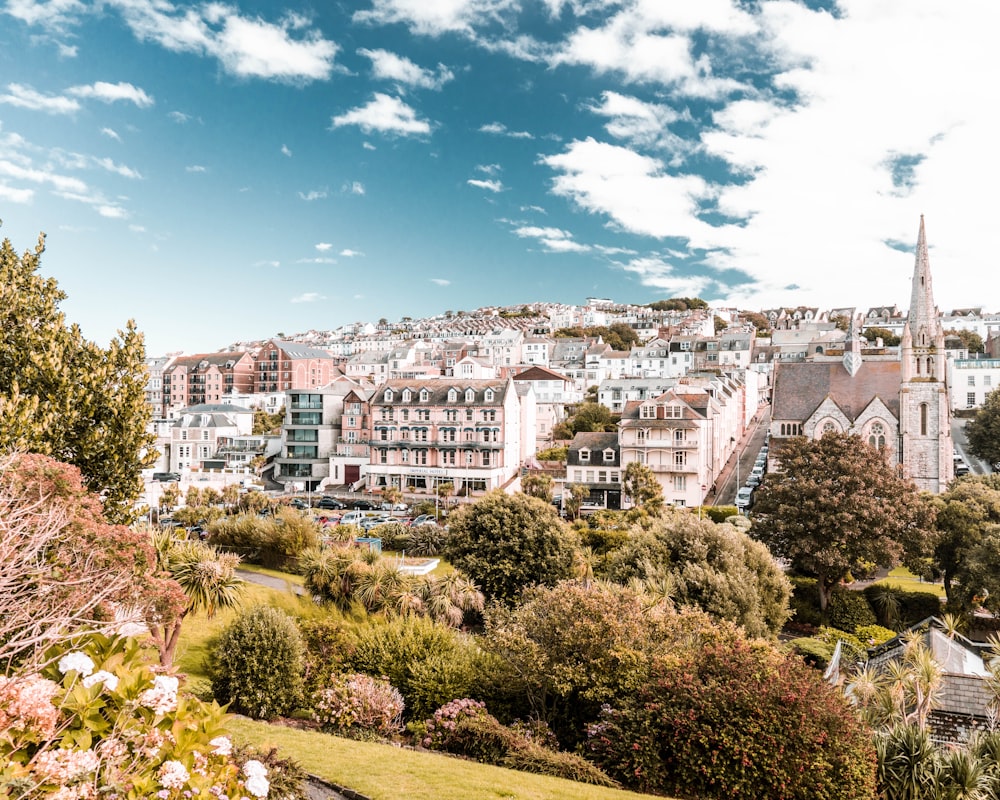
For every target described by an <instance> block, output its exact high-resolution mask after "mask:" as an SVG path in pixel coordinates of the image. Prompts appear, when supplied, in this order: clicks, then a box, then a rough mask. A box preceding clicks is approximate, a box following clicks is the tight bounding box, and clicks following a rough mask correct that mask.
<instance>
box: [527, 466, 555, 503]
mask: <svg viewBox="0 0 1000 800" xmlns="http://www.w3.org/2000/svg"><path fill="white" fill-rule="evenodd" d="M521 491H522V492H524V493H525V494H526V495H528V497H537V498H538V499H539V500H544V501H545V502H546V503H551V502H552V476H551V475H546V474H545V473H544V472H540V473H537V474H534V475H525V476H524V477H523V478H521Z"/></svg>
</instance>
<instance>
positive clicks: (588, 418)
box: [553, 402, 619, 435]
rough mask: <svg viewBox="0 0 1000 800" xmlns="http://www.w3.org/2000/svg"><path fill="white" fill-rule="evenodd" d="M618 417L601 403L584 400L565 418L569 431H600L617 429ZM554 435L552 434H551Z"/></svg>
mask: <svg viewBox="0 0 1000 800" xmlns="http://www.w3.org/2000/svg"><path fill="white" fill-rule="evenodd" d="M618 419H619V417H618V416H616V415H615V414H612V413H611V410H610V409H609V408H608V407H607V406H605V405H602V404H601V403H594V402H584V403H580V405H578V406H577V407H576V409H575V411H574V413H573V415H572V416H571V417H570V418H569V419H567V420H565V424H566V425H567V426H568V428H569V430H570V432H571V433H574V434H575V433H594V432H596V433H600V432H602V431H615V430H618ZM553 435H554V434H553Z"/></svg>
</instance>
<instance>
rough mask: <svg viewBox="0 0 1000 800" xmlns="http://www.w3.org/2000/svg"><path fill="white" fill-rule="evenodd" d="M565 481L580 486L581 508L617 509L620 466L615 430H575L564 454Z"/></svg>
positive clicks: (619, 453) (620, 481) (618, 504)
mask: <svg viewBox="0 0 1000 800" xmlns="http://www.w3.org/2000/svg"><path fill="white" fill-rule="evenodd" d="M566 484H567V485H569V484H574V485H577V486H584V487H586V489H587V496H586V497H585V498H584V500H583V505H584V507H590V508H613V509H619V508H621V503H622V467H621V450H620V449H619V446H618V433H617V432H615V431H612V432H611V433H578V434H576V436H574V437H573V441H572V442H571V443H570V445H569V449H568V450H567V453H566Z"/></svg>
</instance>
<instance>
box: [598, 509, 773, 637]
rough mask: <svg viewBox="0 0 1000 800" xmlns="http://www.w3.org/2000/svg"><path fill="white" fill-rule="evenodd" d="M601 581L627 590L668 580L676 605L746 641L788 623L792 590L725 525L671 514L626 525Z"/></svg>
mask: <svg viewBox="0 0 1000 800" xmlns="http://www.w3.org/2000/svg"><path fill="white" fill-rule="evenodd" d="M601 576H602V577H606V578H608V579H609V580H613V581H615V582H616V583H620V584H625V585H630V582H632V581H639V582H642V583H643V584H646V585H650V584H651V583H652V584H655V583H667V584H669V585H670V586H671V588H672V591H671V597H672V600H673V602H674V603H676V604H677V605H678V606H684V607H692V608H699V609H701V610H702V611H704V612H706V613H708V614H709V615H711V616H712V617H713V618H714V619H717V620H727V621H729V622H733V623H735V624H737V625H740V626H742V627H743V629H744V630H746V632H747V634H748V635H750V636H762V637H774V636H777V634H778V632H779V631H780V630H781V628H782V626H783V625H784V624H785V622H786V621H787V620H788V617H789V616H790V613H789V606H788V602H789V597H790V596H791V585H790V584H789V582H788V579H787V578H786V577H785V575H784V573H783V572H782V570H781V568H780V567H778V566H777V565H776V564H775V563H774V559H773V558H772V557H771V554H770V553H769V552H768V550H767V548H766V547H765V546H764V545H762V544H761V543H760V542H756V541H754V540H753V539H751V538H750V537H749V536H747V535H746V534H745V533H743V532H741V531H740V530H738V529H737V528H735V527H733V526H732V525H728V524H726V523H723V524H720V525H716V524H715V523H714V522H711V521H710V520H706V519H699V518H698V517H697V516H695V515H693V514H691V513H690V512H688V511H680V510H670V511H669V513H664V514H663V515H662V516H661V517H660V518H658V519H656V520H655V521H654V522H653V524H652V525H650V526H649V527H648V529H646V530H642V529H640V528H633V529H632V530H631V531H630V533H629V538H628V540H627V542H625V544H624V545H622V547H620V548H619V549H618V550H616V551H614V552H613V553H611V554H610V555H609V557H608V561H607V566H606V567H605V569H604V570H603V572H602V573H601Z"/></svg>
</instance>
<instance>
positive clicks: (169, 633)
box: [146, 532, 244, 667]
mask: <svg viewBox="0 0 1000 800" xmlns="http://www.w3.org/2000/svg"><path fill="white" fill-rule="evenodd" d="M152 541H153V547H154V549H155V551H156V563H157V569H158V571H159V572H160V573H161V574H163V575H168V576H169V577H170V578H172V579H173V580H174V581H175V582H176V583H177V585H178V586H179V587H180V589H181V591H182V592H183V593H184V598H185V603H184V605H183V608H182V610H181V611H180V612H179V613H174V614H164V613H162V611H161V610H160V609H158V608H152V609H149V610H148V611H147V616H146V623H147V625H148V626H149V630H150V635H151V638H152V640H153V643H154V644H155V645H156V648H157V650H158V651H159V653H160V663H161V664H163V666H165V667H169V666H170V665H171V664H172V663H173V660H174V652H175V651H176V649H177V642H178V640H179V639H180V635H181V626H182V625H183V623H184V618H185V617H186V616H188V615H189V614H196V613H200V612H204V613H205V614H206V615H207V616H208V617H209V618H211V617H212V616H214V614H215V612H216V611H218V610H219V609H223V608H236V607H237V606H238V605H239V604H240V601H241V599H242V596H243V589H244V583H243V580H242V579H241V578H240V577H239V576H238V575H237V574H236V567H237V566H238V565H239V563H240V559H239V556H236V555H233V554H232V553H220V552H217V551H216V550H215V549H214V548H213V547H209V546H207V545H205V544H202V543H201V542H178V541H175V540H173V539H171V538H170V534H169V533H165V532H161V533H154V534H152Z"/></svg>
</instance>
